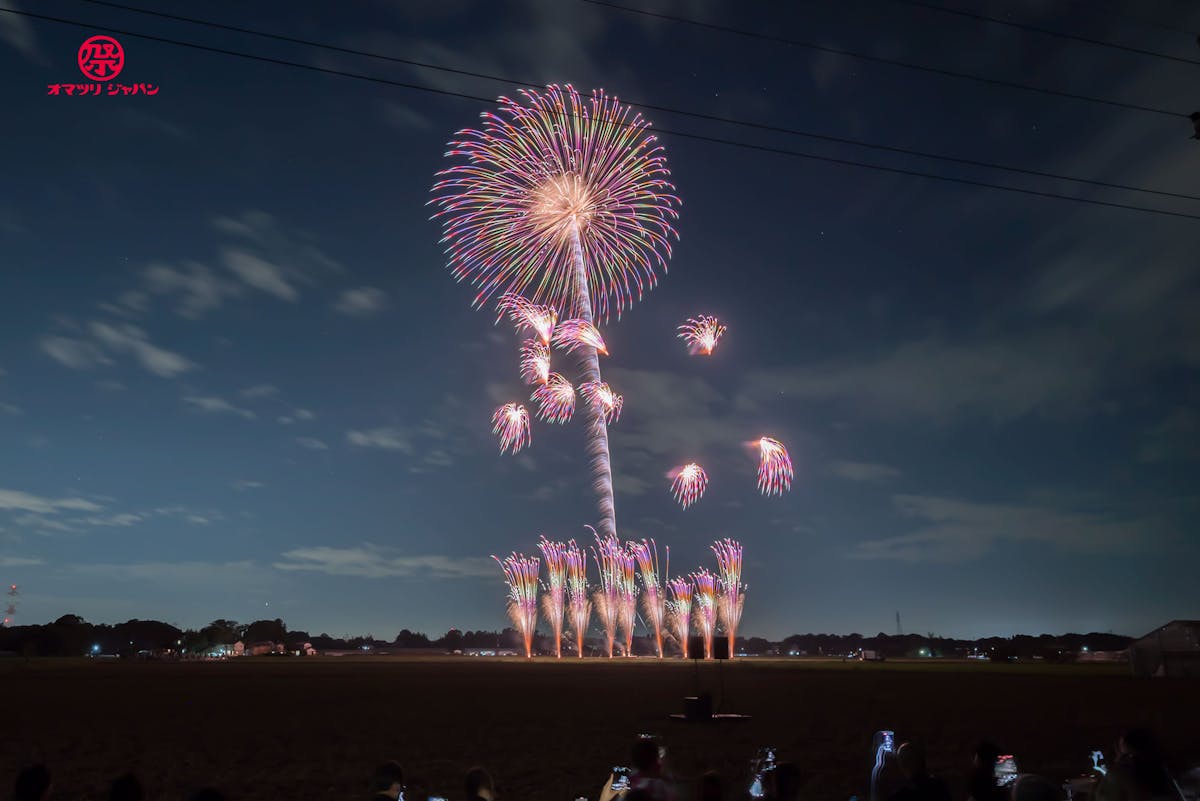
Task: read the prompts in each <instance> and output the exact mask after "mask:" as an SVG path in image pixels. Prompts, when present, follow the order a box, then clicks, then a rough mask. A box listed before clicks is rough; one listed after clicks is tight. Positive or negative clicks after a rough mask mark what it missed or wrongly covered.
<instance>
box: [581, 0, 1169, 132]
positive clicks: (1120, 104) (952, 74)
mask: <svg viewBox="0 0 1200 801" xmlns="http://www.w3.org/2000/svg"><path fill="white" fill-rule="evenodd" d="M580 2H583V3H588V4H590V5H594V6H603V7H604V8H611V9H615V10H617V11H624V12H626V13H628V14H640V15H642V16H645V17H653V18H655V19H663V20H669V21H671V22H679V23H682V24H684V25H694V26H695V27H698V28H706V29H708V30H712V31H720V32H722V33H732V34H736V35H738V36H745V37H749V38H752V39H761V40H763V41H767V42H777V43H779V44H786V45H793V46H795V47H803V48H805V49H807V50H818V51H820V52H822V53H833V54H835V55H839V56H846V57H848V58H856V59H859V60H861V61H871V62H875V63H877V64H890V65H892V66H894V67H903V68H905V69H910V70H917V71H919V72H926V73H930V74H933V75H942V76H946V77H949V78H963V79H965V80H969V81H976V82H978V83H985V84H988V85H990V86H1003V87H1005V88H1007V89H1020V90H1022V91H1025V92H1036V93H1038V94H1043V95H1049V96H1051V97H1064V98H1069V99H1071V100H1082V101H1084V102H1087V103H1099V104H1101V105H1105V106H1113V107H1116V108H1124V109H1130V110H1132V111H1148V112H1150V113H1152V114H1163V115H1166V116H1168V117H1184V118H1186V117H1187V116H1188V114H1187V113H1185V112H1181V111H1171V110H1170V109H1164V108H1155V107H1153V106H1142V105H1138V104H1137V103H1126V102H1124V101H1121V100H1107V99H1105V98H1102V97H1092V96H1091V95H1081V94H1078V93H1076V92H1064V91H1059V90H1058V89H1046V88H1044V87H1041V86H1033V85H1032V84H1027V83H1020V82H1018V81H1006V80H1003V79H1001V78H988V77H986V76H983V75H972V74H971V73H968V72H957V71H955V70H949V69H943V68H941V67H929V66H926V65H924V64H917V63H916V62H912V61H900V60H899V59H893V58H884V57H882V56H873V55H870V54H868V53H860V52H856V51H853V50H845V49H843V48H840V47H832V46H829V45H822V44H817V43H815V42H806V41H803V40H801V39H790V38H787V37H784V36H773V35H771V34H767V33H759V32H758V31H748V30H745V29H742V28H732V27H729V26H728V25H717V24H714V23H711V22H703V21H701V20H697V19H691V18H689V17H680V16H676V15H673V14H660V13H658V12H655V11H646V10H645V9H641V8H632V7H630V6H623V5H620V4H618V3H609V2H606V0H580Z"/></svg>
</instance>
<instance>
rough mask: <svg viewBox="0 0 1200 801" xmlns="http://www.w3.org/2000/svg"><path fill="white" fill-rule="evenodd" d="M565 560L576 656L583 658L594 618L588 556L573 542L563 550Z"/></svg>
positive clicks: (568, 600)
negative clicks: (585, 642) (586, 639)
mask: <svg viewBox="0 0 1200 801" xmlns="http://www.w3.org/2000/svg"><path fill="white" fill-rule="evenodd" d="M563 559H564V561H565V562H566V567H567V604H568V606H569V607H570V613H569V614H570V616H571V626H572V628H574V630H575V655H576V656H579V657H582V656H583V638H584V637H585V636H586V635H587V629H588V621H589V620H590V619H591V617H592V602H591V601H590V600H588V587H587V554H585V553H584V552H583V549H582V548H580V547H579V546H578V545H576V544H575V540H571V541H570V542H568V543H567V547H566V548H565V549H564V550H563Z"/></svg>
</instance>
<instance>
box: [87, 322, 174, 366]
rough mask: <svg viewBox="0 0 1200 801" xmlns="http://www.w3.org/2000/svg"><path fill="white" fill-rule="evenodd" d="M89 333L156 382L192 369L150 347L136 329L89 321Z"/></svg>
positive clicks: (164, 351) (166, 353) (167, 353)
mask: <svg viewBox="0 0 1200 801" xmlns="http://www.w3.org/2000/svg"><path fill="white" fill-rule="evenodd" d="M90 329H91V333H92V335H93V336H95V337H96V339H97V340H99V341H100V342H101V343H102V344H103V345H104V346H105V347H107V348H108V349H109V350H110V351H112V352H114V353H124V354H129V355H131V356H133V358H134V359H135V360H136V361H137V362H138V363H139V364H141V366H142V367H144V368H145V369H146V370H148V371H149V372H151V373H153V374H154V375H156V376H159V377H160V378H173V377H175V376H176V375H179V374H180V373H185V372H187V371H189V370H193V369H195V368H196V365H195V364H194V363H192V362H191V361H190V360H189V359H187V358H186V357H184V356H182V355H180V354H178V353H174V352H172V351H169V350H167V349H165V348H161V347H159V346H157V345H155V344H154V343H152V342H151V341H150V340H149V338H148V337H147V336H146V332H145V331H143V330H142V329H140V328H138V327H137V326H134V325H127V324H123V325H110V324H108V323H102V322H99V321H93V322H92V324H91V326H90Z"/></svg>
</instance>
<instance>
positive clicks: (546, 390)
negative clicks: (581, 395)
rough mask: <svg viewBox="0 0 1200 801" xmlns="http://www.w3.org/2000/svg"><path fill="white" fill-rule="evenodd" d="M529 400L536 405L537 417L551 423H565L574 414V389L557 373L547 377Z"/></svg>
mask: <svg viewBox="0 0 1200 801" xmlns="http://www.w3.org/2000/svg"><path fill="white" fill-rule="evenodd" d="M530 400H532V401H534V402H535V403H537V405H538V417H540V418H541V419H543V420H546V421H548V422H551V423H565V422H567V421H568V420H570V419H571V416H572V415H573V414H575V387H573V386H571V382H570V381H568V380H567V379H566V378H564V377H563V376H562V375H560V374H559V373H551V374H550V375H548V376H547V377H546V383H545V384H542V385H541V386H540V387H538V388H537V389H535V390H534V391H533V395H531V396H530Z"/></svg>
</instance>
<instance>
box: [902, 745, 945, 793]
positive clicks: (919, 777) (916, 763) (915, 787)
mask: <svg viewBox="0 0 1200 801" xmlns="http://www.w3.org/2000/svg"><path fill="white" fill-rule="evenodd" d="M896 764H898V765H899V766H900V772H901V773H903V774H904V779H905V783H904V786H903V787H901V788H900V789H899V790H897V791H896V792H894V793H892V795H891V797H890V798H889V799H888V801H950V791H949V790H947V789H946V785H945V783H944V782H943V781H942V780H941V779H938V778H936V777H935V776H931V775H930V774H929V768H928V767H926V765H925V749H924V748H922V747H921V746H920V745H918V744H917V743H905V744H904V745H902V746H900V748H899V750H897V751H896Z"/></svg>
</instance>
